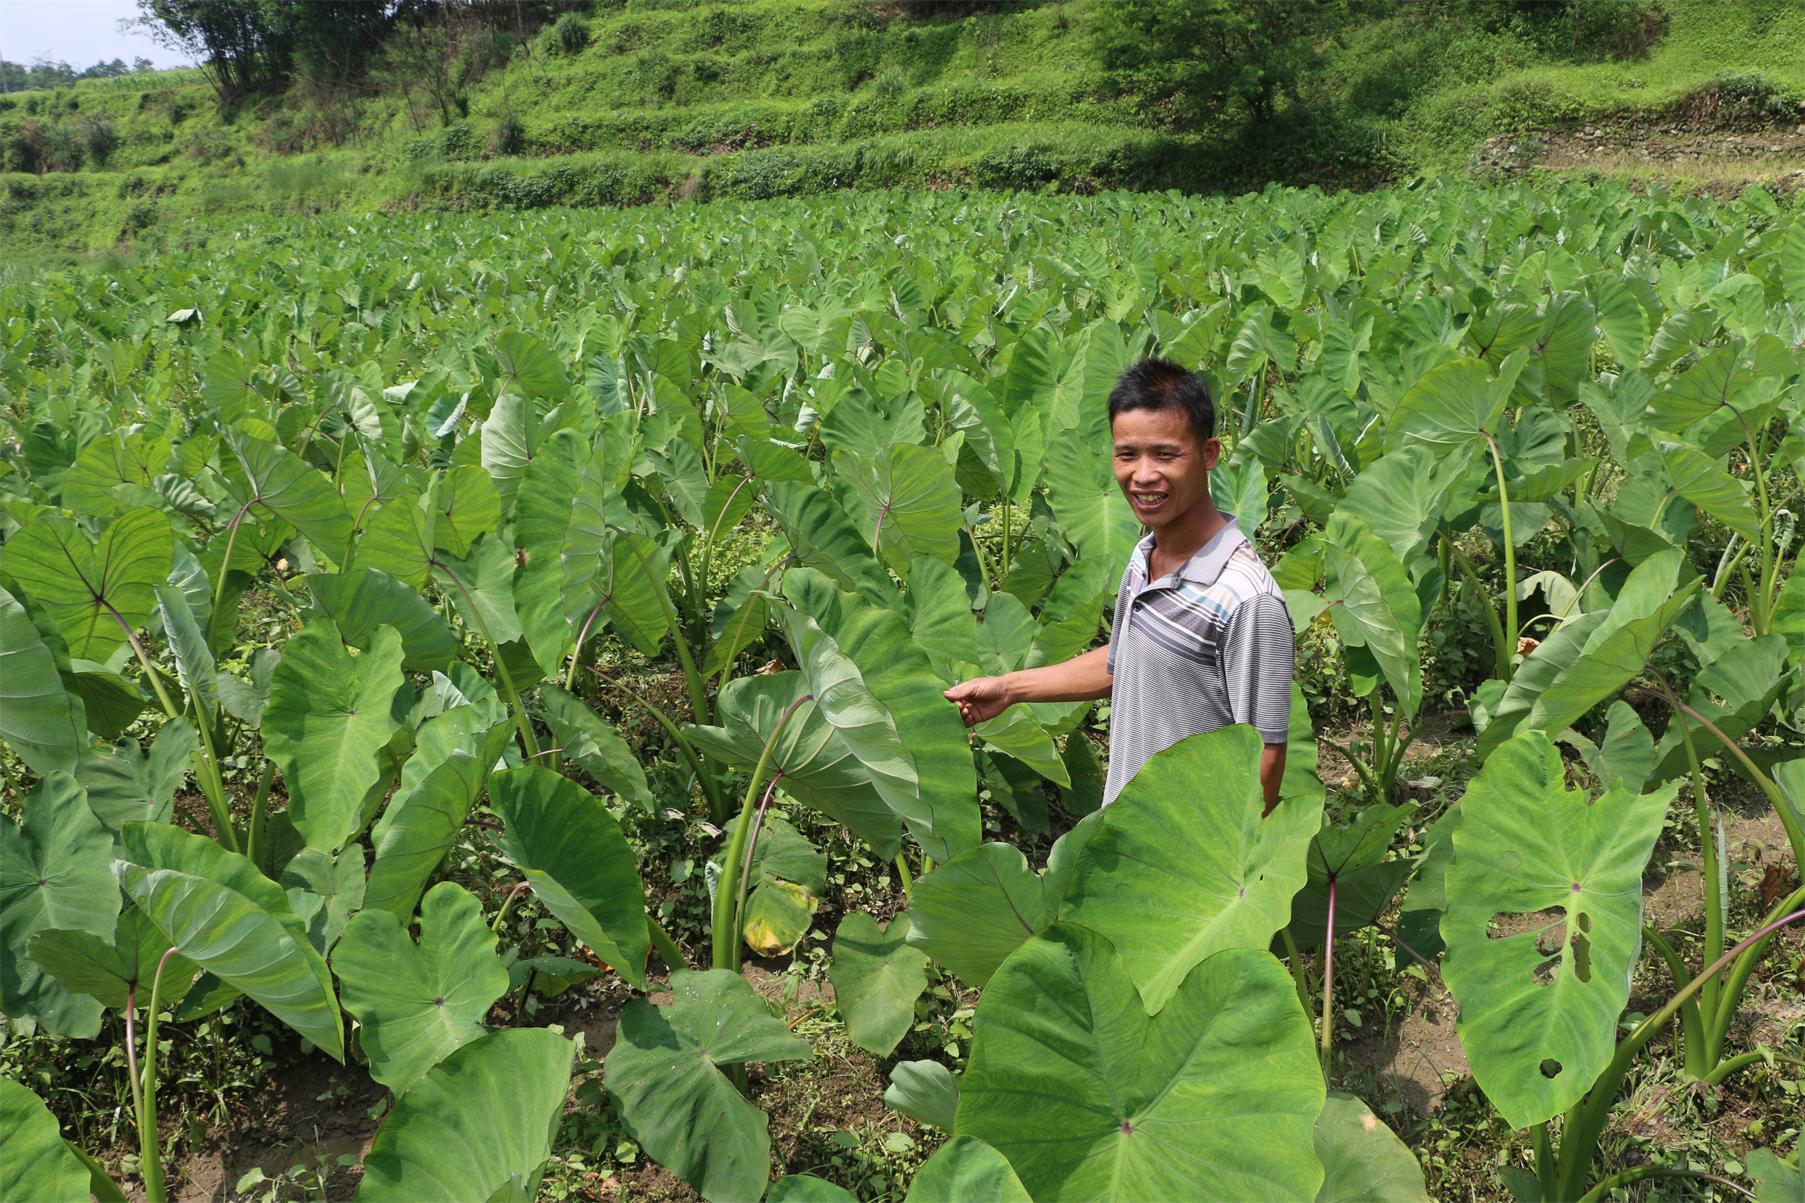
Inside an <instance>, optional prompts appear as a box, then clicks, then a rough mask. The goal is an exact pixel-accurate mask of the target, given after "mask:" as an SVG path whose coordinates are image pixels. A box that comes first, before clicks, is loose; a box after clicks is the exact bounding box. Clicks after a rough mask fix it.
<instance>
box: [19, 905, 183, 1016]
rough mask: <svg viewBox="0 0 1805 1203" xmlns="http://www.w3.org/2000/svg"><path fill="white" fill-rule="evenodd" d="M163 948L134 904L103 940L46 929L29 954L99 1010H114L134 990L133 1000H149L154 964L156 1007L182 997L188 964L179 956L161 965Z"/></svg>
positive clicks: (162, 941) (164, 943)
mask: <svg viewBox="0 0 1805 1203" xmlns="http://www.w3.org/2000/svg"><path fill="white" fill-rule="evenodd" d="M168 950H169V941H168V939H167V938H165V937H164V935H163V933H162V932H160V931H158V930H157V928H156V926H155V925H154V924H153V923H151V922H150V920H149V919H146V918H145V917H144V912H143V911H141V910H139V909H138V908H137V907H135V906H134V907H127V908H126V909H125V910H123V911H121V912H120V914H119V919H118V922H117V923H116V924H115V925H114V927H113V935H112V938H111V939H107V940H103V939H101V938H100V937H99V936H96V935H95V934H94V933H93V932H88V931H61V930H57V929H55V928H52V929H50V930H48V931H41V932H39V933H38V934H37V935H35V936H33V937H32V939H31V945H30V950H29V954H30V956H31V959H32V960H34V961H36V962H37V963H38V965H39V966H40V967H41V968H42V969H43V970H44V971H45V972H46V973H49V974H50V975H51V976H53V977H55V978H56V979H57V980H58V981H59V982H61V983H63V985H64V986H66V987H68V989H70V990H71V991H73V992H75V993H77V994H87V995H91V996H93V997H94V998H95V999H97V1000H99V1002H100V1005H101V1006H103V1007H107V1008H110V1009H112V1010H115V1011H120V1010H124V1009H125V1006H126V1003H127V1001H128V1000H130V999H131V998H132V997H133V991H134V990H135V991H138V992H139V994H138V997H140V998H143V999H146V1000H148V999H149V997H150V989H151V986H152V984H153V983H154V981H155V978H156V976H157V965H158V963H159V962H162V964H163V984H162V986H161V987H159V988H158V992H157V998H158V999H159V1001H160V1003H161V1004H162V1005H164V1006H169V1007H173V1006H175V1005H176V1004H177V1003H180V1002H181V1001H182V999H184V998H186V997H187V996H188V990H189V988H190V987H191V986H193V985H194V977H195V973H196V969H195V966H194V962H192V961H190V960H188V958H186V957H184V956H180V955H174V956H171V957H170V958H169V959H168V961H166V962H165V961H163V954H164V953H165V952H167V951H168Z"/></svg>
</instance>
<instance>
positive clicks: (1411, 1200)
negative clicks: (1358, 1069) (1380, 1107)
mask: <svg viewBox="0 0 1805 1203" xmlns="http://www.w3.org/2000/svg"><path fill="white" fill-rule="evenodd" d="M1315 1143H1316V1156H1317V1159H1318V1160H1319V1161H1321V1162H1322V1189H1321V1190H1319V1191H1317V1192H1316V1203H1430V1201H1429V1192H1428V1191H1427V1190H1425V1189H1424V1187H1423V1167H1422V1166H1420V1165H1418V1164H1417V1161H1416V1155H1415V1154H1414V1153H1412V1152H1411V1151H1410V1148H1409V1146H1408V1145H1406V1144H1405V1143H1404V1142H1403V1141H1401V1140H1399V1139H1398V1137H1397V1134H1396V1133H1394V1132H1393V1131H1392V1130H1391V1129H1390V1128H1388V1127H1386V1126H1385V1123H1384V1121H1382V1120H1380V1118H1379V1117H1378V1116H1376V1115H1374V1114H1373V1113H1372V1110H1371V1109H1370V1108H1368V1107H1367V1105H1366V1104H1365V1103H1363V1102H1361V1101H1360V1100H1359V1099H1357V1098H1355V1097H1354V1096H1353V1095H1351V1094H1343V1093H1342V1092H1341V1091H1339V1090H1334V1091H1330V1092H1329V1097H1328V1101H1327V1102H1325V1103H1323V1105H1322V1114H1321V1115H1319V1116H1317V1117H1316V1135H1315Z"/></svg>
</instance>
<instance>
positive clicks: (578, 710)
mask: <svg viewBox="0 0 1805 1203" xmlns="http://www.w3.org/2000/svg"><path fill="white" fill-rule="evenodd" d="M539 706H540V709H541V711H542V712H543V714H544V717H545V724H546V726H548V727H550V728H551V731H552V735H553V736H554V737H555V738H556V739H557V741H558V746H559V747H561V748H563V749H564V755H566V756H568V757H570V758H571V759H572V760H574V761H576V762H577V764H578V765H580V766H581V767H582V769H583V771H584V772H585V773H588V774H589V776H590V779H591V780H593V781H594V782H595V783H596V784H597V785H599V786H601V787H602V788H603V789H605V790H608V791H609V792H611V793H614V794H617V795H619V796H620V797H622V798H625V799H627V800H628V801H629V802H634V803H637V804H638V805H640V806H641V807H644V808H645V809H647V810H650V809H651V808H652V806H653V804H654V800H653V797H652V787H651V786H650V785H648V784H647V783H646V772H645V769H644V768H643V767H642V766H641V765H640V763H639V757H638V756H636V755H635V754H634V752H633V749H632V748H631V747H629V746H628V745H627V741H626V740H624V739H622V738H621V734H620V732H619V731H616V730H615V729H614V726H613V724H611V723H609V722H608V721H607V720H606V719H604V718H603V717H602V716H601V715H599V714H597V713H596V712H595V711H594V710H591V709H590V708H589V706H588V705H587V704H585V703H584V702H583V700H582V699H581V698H579V697H577V696H576V695H575V694H572V693H569V692H567V691H565V690H563V689H560V688H559V687H558V686H556V685H542V686H540V687H539Z"/></svg>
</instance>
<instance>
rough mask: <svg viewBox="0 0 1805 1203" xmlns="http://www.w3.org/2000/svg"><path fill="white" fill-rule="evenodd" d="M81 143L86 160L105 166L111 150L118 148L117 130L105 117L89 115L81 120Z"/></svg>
mask: <svg viewBox="0 0 1805 1203" xmlns="http://www.w3.org/2000/svg"><path fill="white" fill-rule="evenodd" d="M81 145H82V150H83V151H84V152H85V153H86V154H87V156H88V162H90V163H92V164H94V166H96V167H105V166H106V165H107V160H108V159H110V158H112V157H113V152H114V151H115V150H118V149H119V131H118V130H117V129H115V128H114V127H113V123H112V122H111V121H109V120H107V119H106V118H105V117H90V118H88V119H87V120H86V121H84V122H82V127H81Z"/></svg>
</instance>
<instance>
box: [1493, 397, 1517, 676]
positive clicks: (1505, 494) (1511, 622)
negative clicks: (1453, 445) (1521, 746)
mask: <svg viewBox="0 0 1805 1203" xmlns="http://www.w3.org/2000/svg"><path fill="white" fill-rule="evenodd" d="M1485 443H1486V446H1488V447H1490V448H1491V449H1492V467H1493V468H1494V469H1495V470H1496V472H1497V476H1498V509H1499V512H1500V513H1501V514H1502V515H1503V524H1504V639H1505V646H1504V649H1503V650H1504V661H1505V664H1504V667H1505V671H1504V680H1505V682H1506V683H1508V682H1509V681H1510V678H1511V674H1512V673H1513V672H1514V671H1515V669H1516V660H1515V657H1516V652H1517V649H1516V647H1515V643H1516V639H1517V632H1518V629H1519V628H1518V626H1517V544H1516V540H1515V539H1514V538H1513V536H1512V533H1511V523H1510V490H1509V488H1507V487H1506V486H1505V483H1504V457H1503V455H1502V454H1501V453H1500V452H1499V450H1498V440H1497V439H1494V438H1493V437H1492V436H1491V432H1489V431H1488V432H1486V436H1485Z"/></svg>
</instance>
